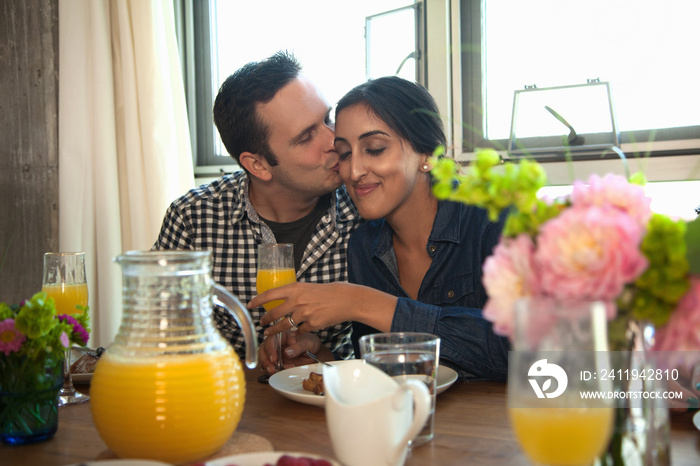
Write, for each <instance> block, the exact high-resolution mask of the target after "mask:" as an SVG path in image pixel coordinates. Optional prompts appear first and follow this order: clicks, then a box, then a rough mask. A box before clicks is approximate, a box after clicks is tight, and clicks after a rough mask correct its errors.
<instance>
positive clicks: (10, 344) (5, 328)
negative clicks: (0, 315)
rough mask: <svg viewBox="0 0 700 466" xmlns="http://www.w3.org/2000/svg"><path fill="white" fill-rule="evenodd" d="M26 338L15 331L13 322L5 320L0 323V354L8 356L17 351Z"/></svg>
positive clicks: (12, 320)
mask: <svg viewBox="0 0 700 466" xmlns="http://www.w3.org/2000/svg"><path fill="white" fill-rule="evenodd" d="M26 339H27V337H26V336H24V334H22V333H20V332H18V331H17V330H15V320H14V319H5V320H3V321H0V352H1V353H5V356H9V355H10V353H16V352H17V351H19V349H20V347H21V346H22V343H23V342H24V340H26Z"/></svg>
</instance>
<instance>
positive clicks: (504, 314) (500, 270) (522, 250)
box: [483, 234, 539, 336]
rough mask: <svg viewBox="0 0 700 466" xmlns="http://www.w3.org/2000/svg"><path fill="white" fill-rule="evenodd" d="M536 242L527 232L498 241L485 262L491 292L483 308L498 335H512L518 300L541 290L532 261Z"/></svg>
mask: <svg viewBox="0 0 700 466" xmlns="http://www.w3.org/2000/svg"><path fill="white" fill-rule="evenodd" d="M534 249H535V246H534V244H533V243H532V239H531V238H530V237H529V236H528V235H527V234H521V235H519V236H517V237H516V238H513V239H511V240H507V241H506V242H501V243H499V244H498V245H497V246H496V247H495V248H494V251H493V255H491V256H489V257H488V258H487V259H486V261H485V262H484V277H483V282H484V288H486V292H487V294H488V296H489V299H488V301H487V302H486V305H485V306H484V309H483V316H484V318H485V319H486V320H489V321H491V322H493V331H494V332H495V333H497V334H498V335H507V336H512V332H513V315H514V306H515V302H516V301H517V300H518V299H520V298H522V297H524V296H532V295H536V294H538V293H539V287H538V282H537V273H536V271H535V266H534V262H533V253H534Z"/></svg>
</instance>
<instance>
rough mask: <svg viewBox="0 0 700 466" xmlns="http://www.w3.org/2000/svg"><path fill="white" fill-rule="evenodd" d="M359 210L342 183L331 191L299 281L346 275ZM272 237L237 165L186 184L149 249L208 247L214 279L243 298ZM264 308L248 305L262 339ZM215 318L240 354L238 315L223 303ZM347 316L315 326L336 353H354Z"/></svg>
mask: <svg viewBox="0 0 700 466" xmlns="http://www.w3.org/2000/svg"><path fill="white" fill-rule="evenodd" d="M359 222H360V216H359V214H358V213H357V210H356V209H355V206H354V205H353V204H352V201H351V200H350V198H349V197H348V195H347V192H346V191H345V188H343V187H341V188H339V189H338V190H337V191H336V195H335V196H331V205H330V207H329V210H328V214H327V215H324V216H323V217H322V218H321V220H320V221H319V223H318V225H317V227H316V231H315V232H314V234H313V237H312V238H311V241H309V244H308V245H307V246H306V250H305V251H304V258H303V259H302V263H301V267H300V268H299V270H298V271H297V281H303V282H311V283H327V282H336V281H347V279H348V272H347V261H346V251H347V246H348V240H349V239H350V234H351V233H352V231H353V230H355V228H356V227H357V226H358V225H359ZM262 243H276V240H275V236H274V234H273V233H272V230H270V228H269V227H268V226H267V225H266V224H265V223H264V222H262V221H261V220H260V218H259V217H258V214H257V212H256V211H255V209H254V208H253V205H252V204H251V203H250V200H249V199H248V177H247V176H246V175H245V172H243V171H239V172H236V173H234V174H232V175H226V176H223V177H221V178H219V179H217V180H215V181H213V182H212V183H210V184H206V185H202V186H199V187H198V188H195V189H192V190H190V191H189V192H188V193H187V194H185V195H184V196H182V197H180V198H178V199H176V200H175V201H174V202H173V203H172V204H171V205H170V207H169V208H168V210H167V212H166V213H165V218H164V219H163V225H162V227H161V230H160V234H159V235H158V240H157V241H156V243H155V244H154V245H153V249H198V250H210V251H212V256H213V257H212V259H213V277H212V278H213V279H214V281H216V282H217V283H219V284H220V285H222V286H224V287H226V288H227V289H228V290H230V291H231V292H232V293H233V294H235V295H236V296H237V297H238V299H240V300H241V302H243V303H247V302H248V301H250V300H251V299H252V298H253V297H254V296H255V295H257V292H256V290H255V277H256V272H257V263H256V256H257V247H258V244H262ZM264 313H265V310H264V309H263V308H262V307H260V308H257V309H252V310H251V311H250V315H251V318H252V319H253V322H254V323H256V329H257V331H258V342H262V340H263V334H262V332H263V328H262V327H261V326H260V325H258V324H257V323H258V322H260V317H261V316H262V315H263V314H264ZM214 320H215V321H216V324H217V326H218V327H219V330H220V332H221V334H222V335H223V336H224V337H225V338H227V339H228V340H229V341H230V342H231V344H232V345H233V347H234V348H235V349H236V352H237V353H238V354H239V355H240V356H243V353H244V352H245V344H244V341H243V334H242V333H241V331H240V330H239V328H238V325H237V324H236V321H235V320H234V319H233V317H231V316H230V315H229V314H228V312H226V311H225V310H223V309H220V308H218V307H217V308H215V309H214ZM351 329H352V326H351V324H350V322H344V323H342V324H338V325H335V326H333V327H329V328H326V329H323V330H320V331H318V332H315V333H316V334H317V335H318V336H319V338H320V339H321V341H323V343H324V344H325V345H326V346H327V347H328V348H330V350H331V351H332V352H333V354H334V355H335V357H336V358H338V359H347V358H349V357H351V356H352V355H353V349H352V344H351V342H350V332H351Z"/></svg>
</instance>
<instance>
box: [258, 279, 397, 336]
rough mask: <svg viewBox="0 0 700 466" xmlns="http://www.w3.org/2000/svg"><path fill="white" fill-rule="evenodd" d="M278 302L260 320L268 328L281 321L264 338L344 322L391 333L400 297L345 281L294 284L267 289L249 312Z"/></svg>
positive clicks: (270, 328) (267, 330) (306, 331)
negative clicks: (293, 329)
mask: <svg viewBox="0 0 700 466" xmlns="http://www.w3.org/2000/svg"><path fill="white" fill-rule="evenodd" d="M277 299H281V300H284V302H283V303H282V304H280V305H279V306H277V307H276V308H274V309H272V310H271V311H269V312H266V313H265V314H264V315H263V316H262V318H261V319H260V325H262V326H265V325H268V324H271V323H272V322H275V321H276V320H277V319H280V318H282V317H285V316H288V317H291V320H290V319H289V318H287V319H282V320H281V321H280V322H278V323H277V324H274V325H272V326H271V327H269V328H268V329H266V330H265V335H266V336H270V335H274V334H275V333H280V332H284V331H286V330H290V329H291V328H292V323H294V324H295V325H296V327H297V332H299V333H308V332H311V331H314V330H320V329H323V328H326V327H330V326H332V325H335V324H339V323H341V322H346V321H349V320H356V321H359V322H362V323H364V324H367V325H370V326H372V327H374V328H376V329H379V330H381V331H389V329H390V327H391V320H392V319H393V317H394V310H395V308H396V301H397V298H396V297H395V296H392V295H389V294H387V293H383V292H381V291H379V290H375V289H374V288H369V287H366V286H361V285H353V284H350V283H346V282H334V283H323V284H321V283H304V282H298V283H291V284H289V285H284V286H280V287H279V288H274V289H272V290H268V291H266V292H264V293H262V294H260V295H258V296H256V297H255V298H253V299H252V300H251V301H250V302H249V303H248V309H252V308H255V307H259V306H262V305H263V304H264V303H267V302H269V301H274V300H277Z"/></svg>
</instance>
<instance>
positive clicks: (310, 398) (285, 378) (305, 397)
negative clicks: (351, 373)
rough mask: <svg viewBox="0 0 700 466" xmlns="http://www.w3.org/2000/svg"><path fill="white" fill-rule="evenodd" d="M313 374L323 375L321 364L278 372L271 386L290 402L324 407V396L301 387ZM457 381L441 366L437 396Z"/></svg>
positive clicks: (339, 362) (449, 370)
mask: <svg viewBox="0 0 700 466" xmlns="http://www.w3.org/2000/svg"><path fill="white" fill-rule="evenodd" d="M343 362H345V361H331V363H330V364H332V365H336V364H342V363H343ZM311 372H316V373H317V374H322V373H323V368H322V367H321V364H309V365H306V366H299V367H293V368H291V369H285V370H283V371H281V372H277V373H275V374H272V377H270V380H269V384H270V386H271V387H272V388H274V389H275V390H277V391H278V392H279V393H280V394H281V395H282V396H284V397H286V398H289V399H290V400H293V401H297V402H299V403H304V404H307V405H312V406H318V407H323V406H324V405H325V401H326V400H325V398H324V397H323V395H315V394H313V393H311V392H309V391H306V390H304V389H303V388H302V386H301V382H302V381H303V380H304V379H308V378H309V374H310V373H311ZM456 380H457V372H455V371H454V370H453V369H451V368H449V367H447V366H439V367H438V378H437V394H438V395H439V394H440V393H442V392H444V391H445V390H447V389H448V388H450V386H452V384H453V383H455V381H456Z"/></svg>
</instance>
